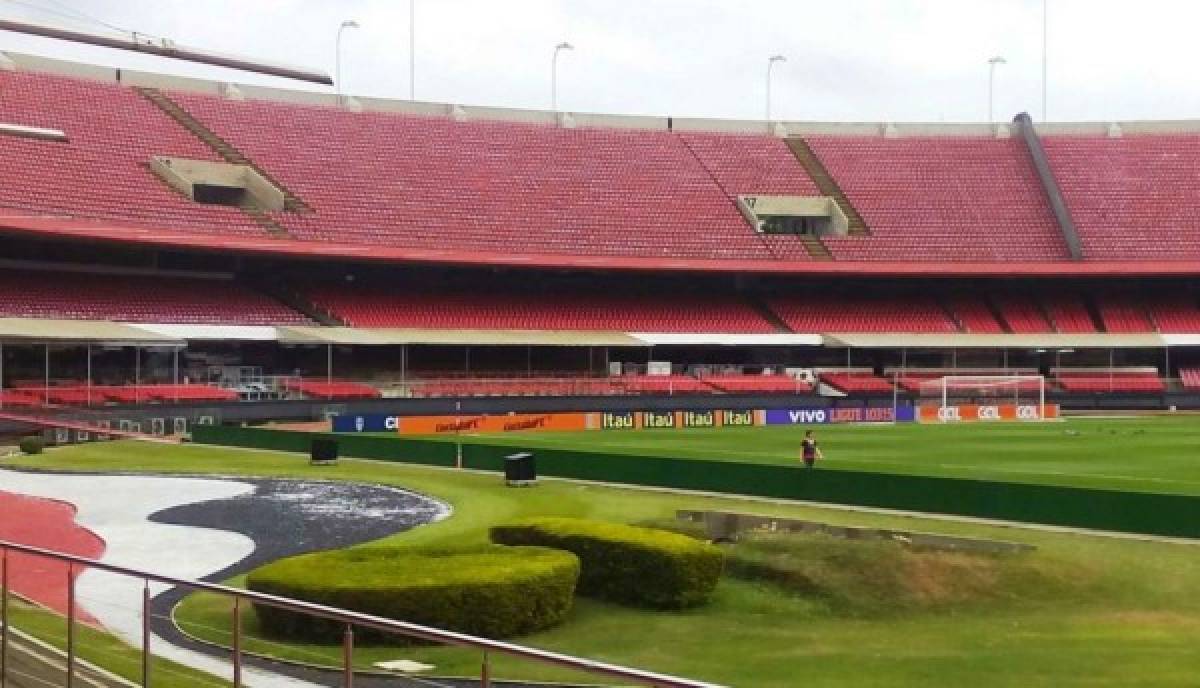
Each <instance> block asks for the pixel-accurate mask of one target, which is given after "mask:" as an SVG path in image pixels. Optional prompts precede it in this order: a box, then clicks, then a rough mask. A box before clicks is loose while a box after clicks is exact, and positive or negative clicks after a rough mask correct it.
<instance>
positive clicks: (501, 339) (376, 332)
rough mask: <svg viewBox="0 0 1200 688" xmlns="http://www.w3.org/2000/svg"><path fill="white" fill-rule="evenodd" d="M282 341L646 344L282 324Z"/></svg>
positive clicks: (603, 338) (553, 334)
mask: <svg viewBox="0 0 1200 688" xmlns="http://www.w3.org/2000/svg"><path fill="white" fill-rule="evenodd" d="M279 341H280V342H283V343H285V344H347V345H355V346H389V345H397V344H448V345H462V346H611V347H618V346H649V345H648V344H647V343H646V342H643V341H641V340H640V339H637V338H635V337H631V336H629V335H627V334H623V333H620V332H575V331H566V330H545V331H542V330H410V329H403V330H401V329H373V330H372V329H355V328H351V327H281V328H279Z"/></svg>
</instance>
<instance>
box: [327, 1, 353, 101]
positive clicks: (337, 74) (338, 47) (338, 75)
mask: <svg viewBox="0 0 1200 688" xmlns="http://www.w3.org/2000/svg"><path fill="white" fill-rule="evenodd" d="M357 28H358V22H356V21H354V20H353V19H347V20H346V21H344V22H342V23H341V25H340V26H338V32H337V42H336V44H335V46H334V56H333V80H334V88H336V89H337V96H338V103H339V104H340V103H341V102H342V32H343V31H345V30H346V29H357Z"/></svg>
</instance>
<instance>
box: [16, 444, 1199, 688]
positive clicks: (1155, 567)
mask: <svg viewBox="0 0 1200 688" xmlns="http://www.w3.org/2000/svg"><path fill="white" fill-rule="evenodd" d="M1067 429H1078V430H1079V431H1080V433H1081V434H1080V435H1079V436H1069V435H1066V434H1065V433H1064V430H1067ZM1109 429H1113V430H1114V431H1115V432H1116V433H1117V434H1112V435H1110V434H1109ZM969 430H970V431H969V432H968V429H966V428H947V427H936V428H917V429H914V428H907V427H885V428H832V427H831V428H822V429H820V430H819V434H820V436H821V439H822V441H823V444H824V445H825V447H826V451H827V453H828V454H829V455H830V456H831V458H830V461H829V465H830V467H834V466H841V465H843V464H841V462H842V461H846V462H847V464H845V467H846V468H851V467H865V466H866V464H865V463H863V464H859V465H857V466H855V465H851V464H849V462H850V461H853V460H854V459H853V457H854V456H855V455H858V456H862V455H864V454H870V453H872V452H874V455H876V456H887V455H889V449H888V447H891V450H890V451H891V453H900V452H904V451H911V452H912V454H909V455H908V456H909V457H910V459H911V457H913V456H914V455H915V454H916V453H917V449H916V448H915V447H911V440H913V438H918V437H926V438H928V437H933V438H936V439H935V441H932V442H925V443H924V447H923V448H924V450H925V454H926V455H936V456H938V457H941V458H939V459H938V461H940V462H944V463H948V464H953V463H954V458H955V452H953V451H952V449H951V447H949V446H947V445H948V444H950V441H951V439H952V438H960V437H961V438H964V440H965V441H968V442H970V443H971V444H970V446H969V447H965V448H963V450H962V457H964V458H962V459H961V463H959V464H957V465H960V466H965V465H976V464H980V463H986V462H987V461H989V460H995V459H996V457H1002V458H1003V460H1004V463H1005V465H1006V466H1013V465H1018V464H1021V462H1022V457H1021V456H1020V452H1019V451H1018V450H1016V449H1015V448H1013V445H1012V443H1011V442H1012V441H1013V440H1014V439H1015V440H1017V441H1020V442H1021V443H1022V444H1023V446H1027V447H1028V446H1030V445H1031V444H1033V437H1035V436H1036V434H1037V433H1042V435H1041V436H1043V437H1044V438H1046V439H1047V440H1048V441H1050V442H1053V443H1069V442H1071V441H1074V440H1076V439H1078V438H1079V437H1082V438H1085V440H1084V441H1086V442H1088V446H1090V447H1092V448H1093V449H1096V448H1099V449H1102V450H1105V451H1104V452H1103V453H1106V454H1112V453H1113V452H1112V446H1113V445H1114V443H1116V442H1121V443H1123V444H1125V445H1126V446H1130V447H1143V446H1149V443H1150V442H1153V443H1154V444H1153V450H1152V451H1151V450H1150V449H1147V450H1145V451H1139V452H1138V453H1139V454H1141V455H1143V456H1148V455H1151V454H1152V453H1153V452H1160V451H1161V452H1163V457H1162V458H1161V459H1160V458H1159V456H1158V454H1156V453H1155V454H1154V457H1155V458H1154V462H1155V463H1156V464H1158V463H1160V461H1161V464H1162V465H1163V467H1164V468H1163V471H1164V473H1163V474H1164V475H1172V476H1179V477H1178V480H1179V481H1186V479H1185V478H1184V477H1183V476H1186V475H1187V466H1185V465H1184V464H1185V458H1186V457H1185V456H1184V455H1183V453H1184V452H1185V449H1184V448H1185V447H1187V446H1192V447H1195V440H1191V439H1190V436H1191V433H1190V432H1189V431H1188V428H1187V427H1186V426H1185V425H1184V424H1182V423H1179V422H1177V421H1164V422H1161V423H1160V422H1158V421H1148V422H1143V421H1130V422H1125V421H1121V422H1115V421H1088V422H1079V424H1078V425H1077V424H1076V422H1074V421H1073V422H1071V423H1068V424H1066V425H1061V424H1056V425H1045V426H1020V427H1017V426H1006V427H987V428H978V429H976V428H971V429H969ZM1139 431H1141V432H1140V433H1139ZM918 432H921V433H924V434H921V435H918V434H917V433H918ZM726 433H728V431H726ZM873 433H879V434H873ZM976 433H979V434H976ZM1029 433H1034V435H1031V434H1029ZM737 435H738V433H728V434H725V433H709V432H705V431H695V432H693V431H686V432H685V431H675V433H673V434H672V435H670V436H669V438H673V439H674V440H675V441H682V442H684V443H686V444H688V445H689V446H688V447H687V451H688V452H689V455H692V456H698V455H700V454H704V455H706V456H707V457H709V458H722V457H721V454H722V453H723V452H734V451H736V447H737V446H738V444H739V443H738V442H737V441H736V440H735V439H732V438H734V437H735V436H737ZM575 437H576V441H577V442H578V441H580V440H581V439H584V438H582V437H581V436H578V435H577V436H575ZM593 437H595V438H597V439H598V440H603V439H604V438H603V437H602V436H601V434H600V433H596V434H595V435H588V436H587V438H593ZM641 437H642V436H641V435H634V434H624V435H617V436H616V437H614V438H613V440H612V441H618V440H624V441H626V442H641V441H643V440H642V439H641ZM750 437H754V438H756V439H755V440H754V442H755V443H756V444H754V445H750V439H749V438H750ZM526 438H530V439H537V440H541V439H550V438H549V437H544V436H534V435H528V436H522V437H521V438H520V439H521V440H524V439H526ZM796 438H797V432H796V431H795V430H793V429H788V431H786V432H782V431H775V430H773V429H771V431H770V432H766V433H764V432H763V429H758V431H757V432H756V433H754V434H747V435H746V437H742V438H741V439H742V441H741V444H742V445H743V446H753V450H754V451H763V452H765V453H767V454H770V453H771V452H774V459H773V460H788V457H789V455H790V452H791V451H792V448H793V447H794V446H795V440H796ZM905 438H907V439H908V440H910V442H906V441H904V440H905ZM984 438H991V439H992V440H993V442H995V441H997V440H999V444H1001V445H1002V447H995V446H992V445H990V444H989V443H988V442H987V441H986V440H985V439H984ZM1106 438H1111V439H1106ZM508 439H512V438H508ZM704 439H707V440H708V442H709V443H710V444H712V445H713V446H711V447H707V448H706V445H705V443H704V441H703V440H704ZM1143 440H1145V441H1146V442H1145V444H1143ZM646 441H650V440H649V436H648V435H647V439H646ZM953 441H954V442H957V441H958V440H957V439H954V440H953ZM1189 441H1190V442H1192V444H1191V445H1189V444H1188V443H1189ZM872 446H873V448H872ZM660 447H661V444H660ZM772 447H774V449H772ZM855 448H856V449H855ZM984 448H987V449H986V452H987V453H986V454H985V453H984V452H985V449H984ZM627 451H637V452H641V451H645V447H643V446H636V447H629V448H627ZM1192 455H1194V456H1200V454H1195V453H1194V450H1193V454H1192ZM1087 456H1088V454H1087V452H1086V451H1082V452H1079V453H1076V454H1074V455H1073V462H1074V463H1080V462H1086V460H1087ZM725 458H729V457H728V456H726V457H725ZM901 458H903V455H901ZM1026 461H1027V463H1028V465H1031V466H1033V467H1044V465H1043V464H1044V462H1042V461H1037V460H1035V459H1033V458H1029V459H1027V460H1026ZM10 463H16V464H18V465H26V466H33V467H40V468H49V469H55V470H86V471H132V470H137V471H157V472H188V473H214V474H224V475H248V476H249V475H255V476H291V477H303V478H315V477H319V478H328V479H337V480H354V481H365V482H377V483H385V484H391V485H399V486H403V487H406V488H409V489H413V490H417V491H420V492H424V493H426V494H430V495H433V496H436V497H438V498H441V499H443V500H445V501H447V502H449V503H450V504H452V505H453V506H454V509H455V512H454V515H453V516H452V517H451V518H449V519H447V520H445V521H442V522H440V523H437V524H433V525H430V526H425V527H421V528H418V529H415V530H413V531H411V532H409V533H404V534H400V535H397V536H393V537H391V538H388V541H389V542H391V543H393V544H397V545H432V544H436V545H460V544H471V543H479V542H483V541H484V540H485V538H486V529H487V527H488V526H490V525H492V524H494V523H496V522H498V521H502V520H505V519H508V518H513V517H519V516H527V515H543V514H546V515H551V514H552V515H565V516H582V517H590V518H600V519H608V520H614V521H622V522H643V521H652V520H659V521H661V520H663V519H671V518H673V516H674V512H675V510H676V509H704V508H717V509H733V510H743V511H753V512H758V513H772V514H781V515H789V516H794V517H803V518H811V519H816V520H822V521H825V522H829V523H841V524H854V525H874V526H881V527H894V528H907V529H916V530H927V531H935V532H945V533H956V534H964V535H973V536H979V537H993V538H1000V539H1007V540H1019V541H1023V542H1028V543H1031V544H1034V545H1036V546H1037V547H1038V548H1039V549H1038V550H1037V551H1036V552H1034V553H1032V554H1028V555H1021V556H1024V557H1028V559H1027V561H1026V562H1025V563H1023V564H1022V566H1023V567H1028V569H1029V571H1030V572H1035V573H1036V575H1028V576H1027V575H1024V574H1022V575H1008V574H1004V575H999V574H996V575H995V576H994V577H992V578H989V576H992V574H989V573H987V571H992V568H988V569H986V570H984V571H983V574H982V578H981V579H980V580H982V583H981V584H980V585H982V586H983V587H982V588H980V589H981V590H983V591H984V592H985V594H970V595H965V596H962V597H954V596H951V597H950V598H948V599H946V598H939V599H940V600H941V601H940V602H939V603H938V604H929V605H922V604H916V605H912V604H910V605H903V606H899V607H898V606H897V605H896V604H894V603H893V602H894V600H889V599H888V598H886V597H879V596H878V595H876V597H875V598H872V594H873V593H877V592H878V591H879V590H881V589H885V588H880V587H878V586H875V587H872V586H871V585H866V586H864V585H862V584H861V583H862V581H863V580H869V579H870V578H871V575H872V571H873V569H879V568H880V567H885V566H890V564H887V562H886V561H885V560H876V559H873V558H870V557H866V558H864V557H863V556H861V553H860V554H857V555H855V554H853V553H852V552H849V551H848V552H846V553H834V554H833V555H830V556H831V558H830V559H828V561H830V562H833V564H834V565H833V566H829V567H826V570H827V571H828V572H829V573H828V574H827V575H828V576H829V578H828V581H827V583H828V584H829V585H832V586H839V585H840V586H842V587H841V588H838V590H840V591H841V592H842V593H844V594H846V595H854V596H856V597H854V598H853V600H854V601H855V603H854V604H848V605H835V604H830V603H829V597H828V596H825V595H813V594H806V593H805V592H802V591H797V590H795V589H789V588H786V587H783V586H780V585H778V584H775V583H765V582H753V581H748V580H743V579H738V578H733V577H728V578H726V579H724V580H723V581H722V583H721V584H720V585H719V586H718V588H717V592H716V596H715V599H714V600H713V602H712V603H711V604H710V605H709V606H706V607H703V608H700V609H696V610H691V611H686V612H677V613H660V612H644V611H638V610H631V609H626V608H622V607H616V606H612V605H607V604H601V603H597V602H591V601H585V600H584V601H580V602H579V604H578V605H577V606H576V608H575V610H574V611H573V612H572V615H571V618H570V620H569V621H568V622H567V623H566V624H565V625H563V626H561V627H560V628H557V629H554V630H551V631H547V632H543V633H538V634H534V635H531V636H528V637H524V638H521V639H519V641H520V642H522V643H525V644H530V645H534V646H537V647H543V648H547V649H552V650H557V651H562V652H568V653H574V654H579V655H583V656H587V657H592V658H596V659H602V660H606V661H612V662H618V663H622V664H628V665H632V666H637V667H641V668H646V669H651V670H656V671H663V672H668V673H676V674H680V675H685V676H689V677H694V678H701V679H706V680H710V681H715V682H720V683H726V684H729V685H734V686H768V687H770V686H779V687H782V686H795V685H798V684H800V683H803V684H804V685H810V686H840V685H855V686H864V685H866V686H918V685H919V686H928V685H968V684H969V685H972V686H975V687H978V688H984V687H988V686H1018V685H1020V686H1108V685H1112V686H1127V685H1161V686H1185V685H1187V686H1190V685H1194V684H1195V677H1196V676H1197V675H1198V673H1200V652H1197V651H1196V649H1195V638H1196V637H1197V634H1198V633H1200V596H1198V595H1196V594H1195V591H1196V590H1198V589H1200V549H1197V547H1195V546H1191V545H1178V544H1169V543H1158V542H1137V541H1130V540H1117V539H1106V538H1098V537H1090V536H1083V535H1070V534H1060V533H1047V532H1038V531H1032V530H1024V529H1016V528H1002V527H993V526H985V525H977V524H965V523H954V522H945V521H932V520H922V519H917V518H908V517H902V516H888V515H877V514H859V513H854V512H850V511H844V510H825V509H820V508H813V507H804V506H796V505H781V504H771V503H767V502H748V501H743V500H731V499H715V498H713V499H710V498H702V497H693V496H687V495H672V494H664V493H656V492H644V491H635V490H625V489H615V488H605V487H598V486H589V485H577V484H572V483H567V482H561V481H554V480H546V481H543V482H542V484H541V485H540V486H538V487H536V488H532V489H521V490H513V489H507V488H505V487H503V486H502V485H501V481H500V480H499V479H498V478H497V477H496V476H493V475H482V474H474V473H465V472H456V471H452V470H445V469H432V468H424V467H416V466H404V465H396V464H386V463H373V462H368V461H354V460H343V461H342V462H341V464H340V465H338V466H333V467H316V468H314V467H310V466H308V465H307V460H306V457H301V456H298V455H287V454H279V453H270V452H250V451H243V450H235V449H225V448H212V447H202V446H182V447H170V446H160V445H147V444H136V443H129V442H114V443H108V444H93V445H85V446H78V447H70V448H64V449H59V450H53V451H50V452H48V453H47V454H45V455H43V456H40V457H23V458H20V459H17V460H15V461H12V462H10ZM1074 463H1068V465H1074ZM905 465H910V466H911V465H913V464H911V463H910V464H905ZM916 465H917V466H918V467H919V465H920V464H919V463H918V464H916ZM956 474H961V473H956ZM1153 475H1157V474H1148V475H1147V477H1153ZM1097 479H1098V478H1097ZM1176 484H1177V483H1171V485H1176ZM876 561H878V562H879V563H878V564H876V563H875V562H876ZM927 568H928V567H927ZM921 570H922V571H925V570H926V569H921ZM958 570H959V569H948V571H950V572H951V573H952V572H954V571H958ZM1021 570H1022V571H1024V570H1025V569H1024V568H1022V569H1021ZM848 571H849V572H853V571H858V572H859V573H858V574H855V576H849V575H848V574H846V573H845V572H848ZM1018 573H1019V572H1018ZM839 576H840V578H839ZM856 576H857V577H856ZM849 578H854V580H848V582H846V583H844V584H843V583H839V582H838V581H839V580H842V579H849ZM921 580H922V581H926V582H927V583H929V585H933V584H935V583H938V582H939V581H940V582H941V583H943V584H949V581H953V580H954V578H953V577H952V576H948V575H947V574H946V571H942V572H941V573H939V572H938V569H937V565H933V568H931V569H928V573H927V575H926V574H922V577H921ZM235 582H236V581H235ZM925 587H928V586H925ZM922 589H923V588H922ZM918 592H920V590H918ZM922 594H925V593H922ZM917 599H924V598H923V597H921V596H920V595H919V596H918V598H917ZM180 612H181V613H180V614H179V616H180V619H181V621H184V622H185V623H187V624H194V625H197V626H204V627H210V628H213V629H217V630H207V631H203V632H204V633H207V634H210V635H211V637H213V638H214V639H218V640H220V639H222V631H221V630H220V629H221V628H223V627H225V626H226V625H227V620H228V616H227V613H226V612H227V606H226V605H225V603H223V602H221V603H215V602H214V601H212V600H211V599H207V598H204V597H199V598H196V597H193V598H190V599H189V601H188V602H187V603H186V606H185V608H183V609H181V610H180ZM253 624H254V620H253V619H252V618H251V619H248V626H249V627H250V628H251V629H252V628H253ZM272 650H273V651H274V652H275V653H278V654H281V655H287V656H292V657H295V658H298V659H305V660H309V661H312V660H316V659H319V658H322V657H323V658H327V659H328V660H329V661H330V662H331V663H332V662H335V661H336V660H337V658H338V657H340V654H339V653H340V648H337V647H311V646H310V647H296V648H280V647H277V646H276V647H273V648H272ZM385 657H386V658H413V659H417V660H421V661H427V662H429V663H432V664H435V665H437V666H438V668H439V670H440V671H445V672H449V673H463V674H473V673H474V672H476V671H477V668H478V663H479V661H478V660H479V657H478V655H477V654H475V653H464V652H463V651H460V650H453V649H442V648H426V647H418V648H374V649H372V648H367V649H363V650H361V651H360V652H359V653H358V655H357V660H358V661H359V663H365V662H368V661H371V660H374V659H376V658H385ZM496 675H497V676H498V677H501V678H512V677H522V678H562V677H563V676H562V675H561V674H560V673H559V672H557V671H555V670H546V669H543V668H539V667H534V666H532V665H529V664H526V663H517V662H513V661H509V660H497V671H496ZM571 678H579V677H578V676H574V677H571Z"/></svg>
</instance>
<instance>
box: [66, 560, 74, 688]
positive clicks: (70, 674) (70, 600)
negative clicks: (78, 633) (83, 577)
mask: <svg viewBox="0 0 1200 688" xmlns="http://www.w3.org/2000/svg"><path fill="white" fill-rule="evenodd" d="M74 684H75V562H71V561H68V562H67V683H66V686H67V688H71V686H73V685H74Z"/></svg>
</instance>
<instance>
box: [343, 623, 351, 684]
mask: <svg viewBox="0 0 1200 688" xmlns="http://www.w3.org/2000/svg"><path fill="white" fill-rule="evenodd" d="M342 686H343V687H344V688H353V687H354V626H353V625H351V624H346V632H345V633H343V634H342Z"/></svg>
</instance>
